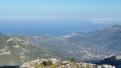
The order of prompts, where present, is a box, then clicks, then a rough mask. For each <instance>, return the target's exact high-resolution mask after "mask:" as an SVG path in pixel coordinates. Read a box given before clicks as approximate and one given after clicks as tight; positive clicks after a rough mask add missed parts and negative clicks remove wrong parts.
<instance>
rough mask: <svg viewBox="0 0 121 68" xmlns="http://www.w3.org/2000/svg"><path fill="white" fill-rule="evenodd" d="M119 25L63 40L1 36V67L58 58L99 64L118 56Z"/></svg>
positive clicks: (64, 37) (47, 36)
mask: <svg viewBox="0 0 121 68" xmlns="http://www.w3.org/2000/svg"><path fill="white" fill-rule="evenodd" d="M120 41H121V25H113V26H110V27H106V28H105V29H100V30H95V31H91V32H74V33H72V34H68V35H63V36H49V35H32V36H29V35H28V36H25V35H15V36H6V35H3V34H0V60H2V61H5V62H2V61H0V65H6V64H7V65H20V64H22V63H24V62H27V61H30V60H33V59H37V58H50V57H54V58H60V59H62V60H69V59H70V58H73V59H75V61H78V62H80V61H82V62H93V63H95V62H98V61H100V60H102V59H104V58H107V57H110V56H113V55H116V54H120V52H121V47H120V44H121V42H120Z"/></svg>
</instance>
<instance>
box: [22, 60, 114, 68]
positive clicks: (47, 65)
mask: <svg viewBox="0 0 121 68" xmlns="http://www.w3.org/2000/svg"><path fill="white" fill-rule="evenodd" d="M21 67H27V68H115V66H111V65H96V64H91V63H83V62H81V63H78V62H70V61H61V60H59V59H55V58H50V59H37V60H33V61H30V62H26V63H24V64H23V65H21Z"/></svg>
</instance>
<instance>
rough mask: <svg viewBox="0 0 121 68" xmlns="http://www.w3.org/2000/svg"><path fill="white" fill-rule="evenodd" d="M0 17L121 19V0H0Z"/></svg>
mask: <svg viewBox="0 0 121 68" xmlns="http://www.w3.org/2000/svg"><path fill="white" fill-rule="evenodd" d="M0 19H10V20H11V19H15V20H16V19H19V20H21V19H22V20H23V19H32V20H40V19H42V20H43V19H45V20H48V19H51V20H53V19H54V20H56V19H80V20H82V19H86V20H87V19H88V20H90V21H100V20H101V21H102V20H104V21H107V20H113V21H115V20H116V21H117V20H118V21H119V20H120V19H121V0H0ZM99 23H100V22H99Z"/></svg>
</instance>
